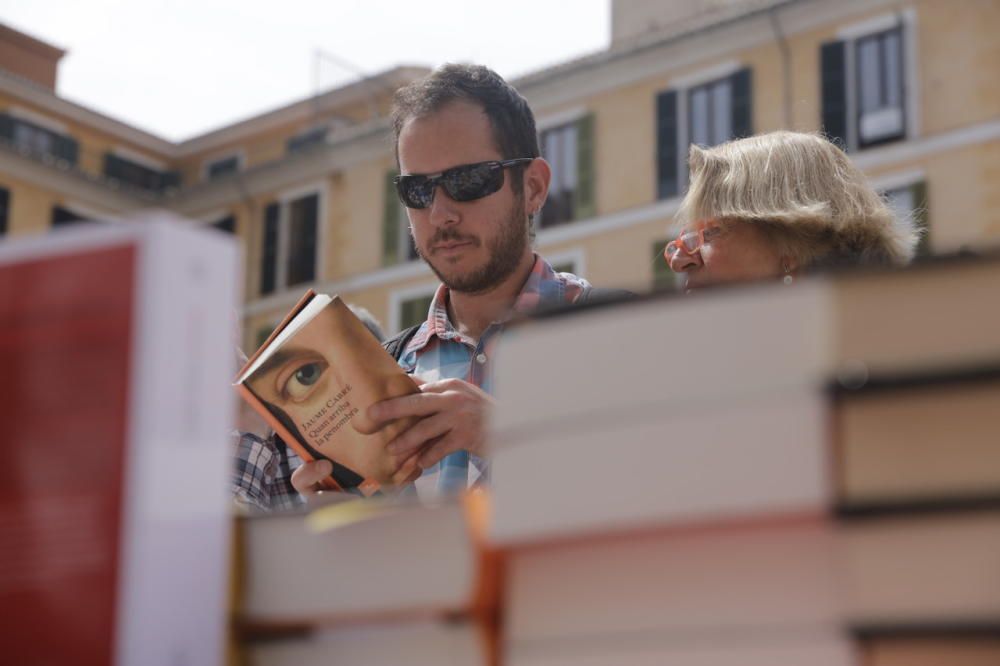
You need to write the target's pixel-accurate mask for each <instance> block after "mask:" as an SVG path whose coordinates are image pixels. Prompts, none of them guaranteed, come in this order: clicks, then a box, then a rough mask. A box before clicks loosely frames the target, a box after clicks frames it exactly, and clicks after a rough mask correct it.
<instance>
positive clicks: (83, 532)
mask: <svg viewBox="0 0 1000 666" xmlns="http://www.w3.org/2000/svg"><path fill="white" fill-rule="evenodd" d="M135 255H136V248H135V246H134V245H126V246H119V247H113V248H109V249H99V250H91V251H87V252H83V253H79V254H76V255H62V256H59V257H56V258H44V259H34V260H28V261H24V262H20V263H14V264H12V265H3V266H0V377H2V381H0V422H2V423H3V430H2V433H0V450H2V451H3V457H4V464H3V465H0V540H2V542H3V548H0V625H2V626H3V631H2V632H0V636H2V638H0V654H2V655H3V657H2V661H3V662H4V663H9V664H59V663H61V664H75V665H78V666H86V665H89V664H94V665H95V666H96V665H98V664H100V665H102V666H103V665H106V664H110V663H112V661H113V655H114V651H115V636H114V627H115V612H116V594H117V584H118V573H117V572H118V567H119V562H118V559H119V553H120V551H121V548H120V541H119V539H120V534H121V522H122V518H121V511H120V506H121V499H122V493H123V467H124V465H125V450H126V441H127V437H128V433H127V427H128V424H127V414H128V398H129V393H128V385H129V374H130V367H129V366H130V340H131V338H132V335H131V327H132V321H133V312H132V308H133V297H132V296H133V295H132V289H133V284H134V280H133V273H134V271H135V258H136V257H135Z"/></svg>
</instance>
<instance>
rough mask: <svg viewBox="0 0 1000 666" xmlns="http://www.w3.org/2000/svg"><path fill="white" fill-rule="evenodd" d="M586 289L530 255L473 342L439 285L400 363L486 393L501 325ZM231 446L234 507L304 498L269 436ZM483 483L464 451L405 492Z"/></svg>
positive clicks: (290, 461) (293, 462)
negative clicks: (516, 285) (510, 301)
mask: <svg viewBox="0 0 1000 666" xmlns="http://www.w3.org/2000/svg"><path fill="white" fill-rule="evenodd" d="M589 289H590V284H589V283H588V282H587V281H586V280H584V279H582V278H579V277H577V276H575V275H572V274H570V273H556V272H555V271H553V270H552V267H551V266H550V265H549V264H548V262H546V261H545V260H544V259H542V258H541V257H539V256H537V255H536V256H535V264H534V266H532V269H531V275H529V276H528V279H527V281H526V282H525V283H524V287H522V289H521V292H520V294H518V297H517V299H516V300H515V302H514V307H513V309H512V311H511V312H510V314H509V315H508V316H507V317H506V318H504V320H503V321H499V322H495V323H494V324H492V325H490V326H489V328H487V329H486V330H485V331H484V332H483V334H482V336H481V337H480V339H479V341H478V342H477V341H475V340H472V339H470V338H468V337H465V336H463V335H462V334H461V333H459V332H458V331H457V330H455V327H454V326H452V324H451V321H449V319H448V289H447V288H446V287H445V286H444V285H441V286H440V287H438V290H437V293H435V295H434V299H433V301H432V302H431V306H430V309H429V311H428V313H427V321H425V322H424V323H423V324H421V325H420V328H419V329H418V330H417V332H416V333H415V334H414V335H413V337H412V338H411V339H410V342H409V343H408V344H407V346H406V349H404V350H403V354H402V356H400V359H399V364H400V365H401V366H402V367H403V368H404V369H405V370H406V371H407V372H415V373H417V374H418V375H420V376H421V377H422V378H423V379H425V380H427V381H434V380H437V379H464V380H465V381H468V382H470V383H472V384H475V385H476V386H478V387H480V388H481V389H483V390H484V391H486V392H487V393H491V392H492V365H493V351H494V348H495V346H496V341H497V336H498V334H499V333H500V332H501V331H502V330H503V326H504V323H505V322H506V321H508V320H509V319H510V318H511V317H512V316H514V315H516V314H529V313H531V312H533V311H534V310H536V309H539V308H546V307H555V306H558V305H563V304H566V303H573V302H574V301H576V300H577V299H578V298H580V296H581V295H583V294H584V293H586V292H587V291H588V290H589ZM233 435H234V445H235V447H236V452H235V453H236V454H235V460H234V465H233V470H232V483H231V486H232V493H233V497H234V499H235V500H236V502H237V503H239V504H241V505H247V506H253V507H257V508H260V509H264V510H269V511H273V510H280V509H293V508H295V507H298V506H301V505H302V504H303V503H304V499H303V498H302V496H301V495H299V494H298V493H297V492H295V489H294V488H293V487H292V484H291V475H292V472H293V471H294V470H295V469H296V468H297V467H298V466H299V465H301V464H302V460H301V459H300V458H299V457H298V456H297V455H295V452H294V451H292V450H291V449H288V448H287V447H285V446H283V445H279V444H278V443H277V442H275V439H274V437H273V435H272V436H271V437H267V438H261V437H258V436H256V435H253V434H250V433H240V432H234V433H233ZM488 478H489V469H488V464H487V461H485V460H483V459H482V458H480V457H478V456H472V455H470V454H469V453H468V452H467V451H457V452H455V453H452V454H450V455H448V456H446V457H445V458H444V459H442V460H441V462H439V463H438V464H436V465H434V466H433V467H430V468H428V469H426V470H424V473H423V475H422V476H421V477H420V478H419V479H417V481H416V483H415V484H414V486H413V487H412V488H407V489H406V490H405V491H404V493H407V494H409V493H413V492H416V493H417V494H419V495H420V496H421V497H433V496H436V495H440V494H449V493H454V492H458V491H460V490H463V489H465V488H466V487H468V486H471V485H475V484H476V483H480V482H482V481H483V480H485V479H488Z"/></svg>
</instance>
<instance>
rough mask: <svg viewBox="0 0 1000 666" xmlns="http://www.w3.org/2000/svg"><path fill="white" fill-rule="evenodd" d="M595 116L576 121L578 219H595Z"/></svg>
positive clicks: (574, 204) (576, 210)
mask: <svg viewBox="0 0 1000 666" xmlns="http://www.w3.org/2000/svg"><path fill="white" fill-rule="evenodd" d="M594 166H595V163H594V114H592V113H588V114H587V115H585V116H584V117H583V118H580V119H579V120H578V121H576V191H575V192H574V193H573V198H574V201H573V210H574V212H575V217H576V219H578V220H579V219H584V218H588V217H593V216H594V215H595V214H596V212H597V211H596V207H595V205H594V186H595V183H594Z"/></svg>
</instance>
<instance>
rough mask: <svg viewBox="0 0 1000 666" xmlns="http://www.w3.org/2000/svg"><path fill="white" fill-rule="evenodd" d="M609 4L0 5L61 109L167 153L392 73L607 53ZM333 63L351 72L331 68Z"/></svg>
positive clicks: (604, 0)
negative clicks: (52, 76)
mask: <svg viewBox="0 0 1000 666" xmlns="http://www.w3.org/2000/svg"><path fill="white" fill-rule="evenodd" d="M610 2H611V0H572V1H571V2H569V1H566V0H503V1H502V2H495V1H483V0H326V1H325V2H323V1H309V0H278V1H271V2H264V1H261V0H201V1H194V0H182V1H173V2H171V1H168V0H0V22H3V23H5V24H7V25H9V26H11V27H13V28H15V29H17V30H21V31H23V32H26V33H28V34H29V35H31V36H33V37H37V38H39V39H41V40H43V41H46V42H49V43H51V44H53V45H55V46H57V47H59V48H62V49H65V50H67V51H68V53H67V54H66V55H65V56H64V57H63V59H62V62H61V64H60V67H59V75H58V83H57V92H58V94H59V95H60V96H61V97H64V98H66V99H69V100H72V101H74V102H77V103H79V104H83V105H84V106H87V107H89V108H92V109H94V110H95V111H99V112H101V113H103V114H106V115H109V116H111V117H113V118H117V119H119V120H122V121H125V122H127V123H129V124H130V125H134V126H136V127H139V128H141V129H144V130H147V131H150V132H152V133H154V134H156V135H158V136H160V137H162V138H165V139H168V140H171V141H178V140H183V139H187V138H190V137H192V136H196V135H198V134H201V133H204V132H206V131H209V130H212V129H216V128H218V127H220V126H223V125H226V124H229V123H231V122H233V121H236V120H242V119H244V118H247V117H249V116H253V115H256V114H257V113H261V112H263V111H268V110H270V109H273V108H276V107H279V106H282V105H284V104H287V103H289V102H292V101H295V100H298V99H302V98H304V97H308V96H309V95H312V94H313V93H314V92H315V88H316V83H315V81H316V79H317V75H316V66H315V63H316V62H317V57H316V52H317V51H318V50H319V51H322V52H324V53H327V54H330V56H331V57H323V58H320V59H319V60H318V62H319V63H320V65H319V68H318V79H319V83H320V88H322V89H324V90H325V89H329V88H331V87H335V86H336V85H338V84H343V83H347V82H349V81H350V80H352V79H356V78H357V77H358V74H357V71H358V70H360V71H361V72H364V73H366V74H373V73H377V72H379V71H384V70H386V69H389V68H391V67H393V66H396V65H401V64H405V65H426V66H435V65H439V64H441V63H444V62H449V61H457V62H476V63H481V64H485V65H488V66H490V67H492V68H493V69H495V70H496V71H498V72H499V73H500V74H501V75H503V76H504V77H507V78H511V77H516V76H518V75H521V74H526V73H528V72H532V71H535V70H538V69H541V68H544V67H546V66H549V65H553V64H556V63H560V62H563V61H566V60H569V59H572V58H575V57H578V56H581V55H584V54H587V53H592V52H594V51H598V50H601V49H604V48H606V47H607V45H608V43H609V41H610V33H611V26H610V14H611V8H610ZM338 61H346V62H348V63H351V65H352V67H347V66H341V65H340V64H338Z"/></svg>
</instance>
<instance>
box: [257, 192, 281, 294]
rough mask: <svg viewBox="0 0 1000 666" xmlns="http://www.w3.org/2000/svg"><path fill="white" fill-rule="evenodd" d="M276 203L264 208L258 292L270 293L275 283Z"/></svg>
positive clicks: (276, 260) (276, 267) (276, 257)
mask: <svg viewBox="0 0 1000 666" xmlns="http://www.w3.org/2000/svg"><path fill="white" fill-rule="evenodd" d="M278 212H279V209H278V204H277V203H272V204H268V205H267V208H265V209H264V234H263V238H262V239H261V246H260V293H261V295H262V296H263V295H265V294H270V293H272V292H273V291H274V288H275V286H276V283H277V269H278V263H277V262H278Z"/></svg>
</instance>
